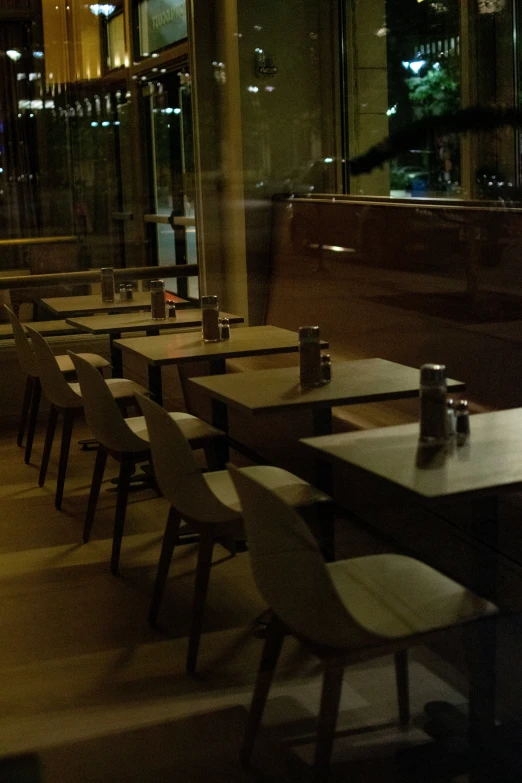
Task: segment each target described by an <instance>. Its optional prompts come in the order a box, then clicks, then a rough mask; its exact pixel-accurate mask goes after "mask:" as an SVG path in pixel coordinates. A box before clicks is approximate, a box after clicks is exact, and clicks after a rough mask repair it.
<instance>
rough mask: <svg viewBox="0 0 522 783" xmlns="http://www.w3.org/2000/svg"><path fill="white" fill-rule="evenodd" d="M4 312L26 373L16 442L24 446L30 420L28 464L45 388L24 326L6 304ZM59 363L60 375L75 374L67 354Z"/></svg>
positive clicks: (100, 362) (98, 360)
mask: <svg viewBox="0 0 522 783" xmlns="http://www.w3.org/2000/svg"><path fill="white" fill-rule="evenodd" d="M4 309H5V311H6V312H7V315H8V316H9V320H10V321H11V326H12V328H13V337H14V342H15V348H16V356H17V359H18V363H19V365H20V367H21V368H22V372H24V373H25V376H26V379H25V390H24V396H23V400H22V411H21V414H20V424H19V427H18V436H17V438H16V442H17V444H18V446H21V445H22V443H23V439H24V434H25V428H26V426H27V419H28V417H29V426H28V428H27V441H26V445H25V457H24V459H25V462H26V463H28V462H30V460H31V452H32V448H33V440H34V431H35V428H36V420H37V418H38V409H39V407H40V397H41V392H42V386H41V383H40V378H39V377H38V371H37V368H36V360H35V358H34V351H33V348H32V346H31V343H30V342H29V338H28V337H27V335H26V333H25V330H24V327H23V325H22V324H21V322H20V321H19V320H18V318H17V317H16V315H15V314H14V313H13V311H12V310H11V309H10V308H9V307H7V305H4ZM80 355H81V356H83V357H84V358H85V359H86V360H87V361H88V362H89V363H90V364H92V365H93V367H97V368H98V369H99V370H100V371H101V370H103V368H104V367H109V366H110V364H109V362H108V361H107V359H104V358H103V356H98V354H96V353H82V354H80ZM55 358H56V362H57V364H58V367H59V369H60V372H62V373H64V374H66V375H67V374H69V373H70V374H71V376H72V374H73V373H74V367H73V363H72V362H71V360H70V359H69V357H68V356H66V355H60V356H56V357H55Z"/></svg>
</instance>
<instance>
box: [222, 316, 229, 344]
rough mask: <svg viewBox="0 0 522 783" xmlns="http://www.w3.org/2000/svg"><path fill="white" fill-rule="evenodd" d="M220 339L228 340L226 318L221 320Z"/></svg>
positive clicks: (227, 320) (227, 321)
mask: <svg viewBox="0 0 522 783" xmlns="http://www.w3.org/2000/svg"><path fill="white" fill-rule="evenodd" d="M221 339H222V340H230V320H229V319H228V318H222V319H221Z"/></svg>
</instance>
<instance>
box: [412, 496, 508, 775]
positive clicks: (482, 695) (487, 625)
mask: <svg viewBox="0 0 522 783" xmlns="http://www.w3.org/2000/svg"><path fill="white" fill-rule="evenodd" d="M497 525H498V498H496V497H493V498H481V499H479V500H476V501H473V505H472V532H473V535H474V537H475V538H476V539H477V542H478V543H479V544H480V547H477V554H476V555H475V558H474V561H473V574H472V583H473V589H474V590H475V591H476V592H477V593H478V594H479V595H481V596H484V597H486V598H489V599H490V600H494V598H495V593H496V574H497V549H496V547H497ZM496 636H497V628H496V619H495V618H491V619H490V620H483V621H480V622H477V623H474V624H472V625H471V626H470V627H469V628H468V629H467V630H466V653H467V658H468V665H469V710H468V721H467V737H466V734H465V729H464V725H465V723H464V721H465V718H464V716H461V717H460V719H459V717H458V716H459V713H458V710H457V709H456V708H454V707H452V706H451V705H450V704H447V703H445V702H435V703H431V704H429V705H426V714H427V718H428V721H429V728H428V727H427V730H428V733H429V734H431V735H432V736H433V737H435V738H439V737H445V738H446V744H447V745H449V748H451V750H452V751H453V753H454V754H455V757H456V760H457V762H458V763H461V760H462V758H463V757H464V755H465V757H466V758H467V767H468V772H469V783H486V781H488V782H489V783H491V780H492V778H491V764H490V763H489V751H490V749H491V747H492V745H493V744H494V733H495V685H496V646H497V638H496ZM444 751H445V748H444V742H443V743H442V747H441V749H440V753H441V757H444V756H446V757H447V753H445V752H444ZM450 756H451V751H450Z"/></svg>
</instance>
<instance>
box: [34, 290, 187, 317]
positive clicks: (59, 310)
mask: <svg viewBox="0 0 522 783" xmlns="http://www.w3.org/2000/svg"><path fill="white" fill-rule="evenodd" d="M170 301H172V302H174V303H175V304H185V303H186V299H181V298H180V297H179V296H174V295H172V294H171V295H169V302H170ZM41 302H42V304H43V305H45V307H47V308H48V309H49V310H51V312H53V313H55V314H56V315H58V316H62V317H63V318H67V317H69V316H71V317H72V316H75V315H82V314H88V313H106V312H128V313H129V312H132V311H136V310H147V309H148V310H150V293H146V292H143V291H135V292H134V298H133V299H131V300H127V301H124V302H122V301H121V300H120V298H119V295H118V294H116V296H115V299H114V302H102V298H101V294H89V295H86V296H54V297H50V298H45V299H42V300H41Z"/></svg>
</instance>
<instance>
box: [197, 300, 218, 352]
mask: <svg viewBox="0 0 522 783" xmlns="http://www.w3.org/2000/svg"><path fill="white" fill-rule="evenodd" d="M201 322H202V334H203V342H205V343H218V342H219V341H220V339H221V335H220V332H219V308H218V298H217V296H202V297H201Z"/></svg>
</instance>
